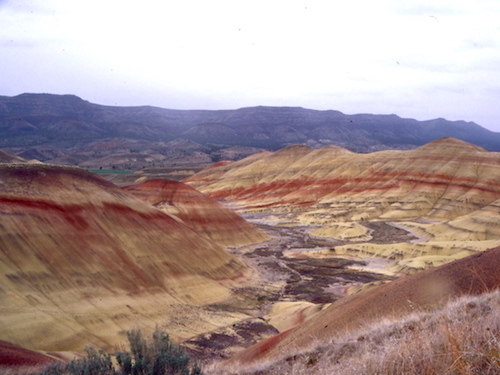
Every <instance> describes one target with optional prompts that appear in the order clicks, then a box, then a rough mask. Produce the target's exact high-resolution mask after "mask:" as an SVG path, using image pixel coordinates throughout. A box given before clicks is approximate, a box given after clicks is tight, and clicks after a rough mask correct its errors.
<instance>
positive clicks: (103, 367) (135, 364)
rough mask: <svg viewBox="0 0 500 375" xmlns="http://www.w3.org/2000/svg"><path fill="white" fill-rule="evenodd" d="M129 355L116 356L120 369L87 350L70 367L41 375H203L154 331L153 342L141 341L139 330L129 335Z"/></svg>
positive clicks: (163, 334)
mask: <svg viewBox="0 0 500 375" xmlns="http://www.w3.org/2000/svg"><path fill="white" fill-rule="evenodd" d="M127 339H128V343H129V346H130V352H118V353H116V354H115V357H116V362H117V364H118V368H115V367H114V366H113V362H112V360H111V355H110V354H108V353H105V352H104V351H103V350H95V349H94V348H87V349H86V350H85V353H86V355H85V356H84V357H83V358H81V359H75V360H73V361H71V362H69V363H67V364H60V363H58V364H55V365H51V366H49V367H47V368H45V369H44V371H43V372H42V373H41V374H42V375H97V374H99V375H101V374H102V375H201V374H202V371H201V367H200V366H199V365H198V363H197V362H194V363H193V364H192V365H190V358H189V355H188V354H187V353H186V352H185V350H184V349H183V348H182V347H181V346H179V345H177V344H175V343H173V342H172V341H171V340H170V337H169V335H168V334H167V333H166V332H162V331H159V330H155V332H153V336H152V340H151V341H149V342H148V341H147V340H145V339H144V338H143V337H142V334H141V331H140V330H132V331H127Z"/></svg>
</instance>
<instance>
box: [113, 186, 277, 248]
mask: <svg viewBox="0 0 500 375" xmlns="http://www.w3.org/2000/svg"><path fill="white" fill-rule="evenodd" d="M122 189H123V190H125V191H127V192H129V193H130V194H132V195H134V196H135V197H137V198H139V199H141V200H143V201H145V202H148V203H150V204H152V205H153V206H155V207H156V208H158V209H160V210H162V211H164V212H166V213H169V214H171V215H175V216H176V217H178V218H179V219H181V220H182V221H183V222H184V223H185V224H186V225H188V226H189V227H191V228H192V229H193V230H194V231H195V232H197V233H199V234H204V235H205V236H206V237H208V238H209V239H210V240H212V241H214V242H216V243H218V244H220V245H222V246H241V245H247V244H252V243H257V242H263V241H265V240H267V239H268V236H267V235H266V234H265V233H263V232H261V231H260V230H258V229H257V228H255V227H254V226H253V225H252V224H250V223H248V222H247V221H245V220H244V219H243V218H241V217H240V216H238V215H237V214H236V213H234V212H233V211H231V210H229V209H227V208H226V207H224V206H223V205H221V204H220V203H217V202H216V201H214V200H213V199H211V198H208V197H207V196H205V195H203V194H201V193H200V192H198V191H196V190H195V189H193V188H192V187H190V186H188V185H186V184H183V183H181V182H177V181H171V180H149V181H146V182H143V183H140V184H137V185H130V186H126V187H123V188H122Z"/></svg>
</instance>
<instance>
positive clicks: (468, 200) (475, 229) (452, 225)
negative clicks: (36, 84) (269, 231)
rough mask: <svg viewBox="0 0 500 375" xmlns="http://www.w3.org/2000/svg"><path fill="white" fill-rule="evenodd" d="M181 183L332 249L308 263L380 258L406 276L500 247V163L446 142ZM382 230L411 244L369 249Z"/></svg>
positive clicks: (310, 155)
mask: <svg viewBox="0 0 500 375" xmlns="http://www.w3.org/2000/svg"><path fill="white" fill-rule="evenodd" d="M184 182H185V183H187V184H189V185H191V186H193V187H195V188H196V189H198V190H199V191H201V192H202V193H205V194H207V195H209V196H210V197H212V198H215V199H221V200H225V201H226V202H227V203H228V204H230V205H231V206H232V207H234V208H235V209H237V210H238V211H239V212H240V213H253V214H256V213H259V214H261V215H262V214H267V215H270V214H272V215H273V216H274V218H275V221H277V222H278V223H283V225H308V226H311V231H310V232H309V233H310V235H312V236H316V237H323V238H330V239H334V240H336V241H340V242H337V244H338V246H335V247H334V248H331V249H329V250H324V251H322V252H316V253H314V252H307V253H305V254H306V255H307V256H311V257H330V256H335V255H336V256H339V255H355V256H362V257H373V256H375V257H382V258H384V259H387V260H390V261H391V262H393V263H394V264H395V268H394V270H397V271H404V272H414V271H415V270H419V269H423V268H425V267H429V266H434V265H438V264H442V263H443V262H446V261H450V260H451V259H454V258H456V257H464V256H466V255H471V254H474V253H475V252H477V251H482V250H485V249H488V248H492V247H495V246H499V245H500V242H499V238H500V214H499V212H500V188H499V186H500V153H496V152H488V151H486V150H484V149H483V148H481V147H478V146H476V145H472V144H469V143H466V142H463V141H460V140H457V139H454V138H442V139H439V140H436V141H433V142H430V143H428V144H426V145H424V146H421V147H419V148H417V149H415V150H405V151H397V150H392V151H380V152H375V153H370V154H356V153H353V152H351V151H348V150H346V149H343V148H339V147H335V146H327V147H324V148H321V149H311V148H308V147H306V146H300V145H298V146H289V147H287V148H284V149H282V150H279V151H276V152H273V153H259V154H256V155H253V156H250V157H247V158H245V159H242V160H239V161H236V162H233V163H223V164H218V165H214V166H212V167H210V168H206V169H205V170H203V171H201V172H199V173H197V174H195V175H194V176H191V177H190V178H187V179H185V180H184ZM382 225H384V226H390V227H397V228H399V229H402V230H406V231H408V232H409V233H411V234H412V235H414V236H417V237H414V240H411V241H410V242H396V243H395V242H394V241H390V240H388V239H387V238H385V239H384V238H380V237H378V238H379V239H377V237H375V235H377V228H380V227H381V226H382ZM304 256H305V255H304Z"/></svg>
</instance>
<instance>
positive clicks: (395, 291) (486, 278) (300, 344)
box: [227, 248, 500, 366]
mask: <svg viewBox="0 0 500 375" xmlns="http://www.w3.org/2000/svg"><path fill="white" fill-rule="evenodd" d="M499 270H500V248H496V249H491V250H487V251H485V252H482V253H479V254H476V255H473V256H470V257H467V258H464V259H461V260H458V261H455V262H452V263H448V264H446V265H443V266H441V267H437V268H434V269H430V270H426V271H423V272H421V273H418V274H414V275H411V276H407V277H403V278H401V279H398V280H396V281H393V282H391V283H388V284H384V285H381V286H379V287H376V288H374V289H371V290H368V291H366V292H362V293H359V294H356V295H352V296H349V297H345V298H343V299H340V300H338V301H337V302H335V303H333V304H332V305H331V306H330V307H328V308H327V309H325V310H323V311H322V312H320V313H318V314H317V315H316V316H314V317H313V318H311V319H310V320H309V321H306V322H305V323H304V324H302V325H301V326H299V327H297V328H295V329H292V330H289V331H286V332H283V333H281V334H279V335H277V336H275V337H272V338H270V339H268V340H266V341H263V342H261V343H259V344H257V345H255V346H253V347H250V348H249V349H247V350H245V351H243V352H241V353H239V354H237V355H236V356H235V357H233V358H232V359H231V360H229V361H228V363H227V365H230V366H235V365H239V366H248V365H249V364H252V363H254V364H255V363H257V362H262V361H275V360H279V359H281V358H284V357H290V356H293V355H294V354H297V353H301V352H304V351H306V350H308V349H311V348H312V347H314V346H315V345H319V344H325V343H328V342H329V341H330V340H331V339H332V338H334V337H335V336H336V335H340V334H342V333H344V332H347V331H351V330H357V329H360V328H364V327H367V326H369V325H370V324H373V323H375V322H376V321H379V320H382V319H385V318H391V317H394V316H403V315H405V314H410V313H412V312H415V311H420V310H426V309H432V308H433V307H435V306H438V305H442V304H444V303H445V302H447V301H448V300H450V299H453V298H456V297H459V296H461V295H466V294H471V295H476V294H481V293H484V292H486V291H491V290H494V289H496V288H499V287H500V272H499Z"/></svg>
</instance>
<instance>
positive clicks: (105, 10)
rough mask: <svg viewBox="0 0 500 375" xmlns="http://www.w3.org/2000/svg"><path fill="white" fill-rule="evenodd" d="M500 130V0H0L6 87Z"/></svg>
mask: <svg viewBox="0 0 500 375" xmlns="http://www.w3.org/2000/svg"><path fill="white" fill-rule="evenodd" d="M23 92H36V93H40V92H47V93H55V94H75V95H78V96H80V97H81V98H83V99H85V100H88V101H91V102H94V103H98V104H107V105H120V106H122V105H144V104H149V105H155V106H160V107H165V108H174V109H233V108H240V107H246V106H254V105H273V106H282V105H283V106H302V107H305V108H313V109H336V110H340V111H342V112H344V113H349V114H352V113H376V114H390V113H395V114H397V115H399V116H402V117H412V118H417V119H419V120H425V119H432V118H437V117H444V118H446V119H449V120H466V121H474V122H476V123H478V124H480V125H482V126H484V127H486V128H489V129H491V130H495V131H500V1H498V0H476V1H474V0H468V1H464V0H429V1H428V0H408V1H405V0H393V1H383V0H382V1H374V0H350V1H336V0H324V1H323V0H310V1H305V0H303V1H294V0H283V1H281V0H265V1H260V0H252V1H238V0H228V1H220V0H210V1H207V0H196V1H195V0H177V1H171V0H157V1H156V0H143V1H137V0H136V1H127V0H85V1H83V0H81V1H77V0H32V1H30V0H0V95H8V96H13V95H18V94H20V93H23Z"/></svg>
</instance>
